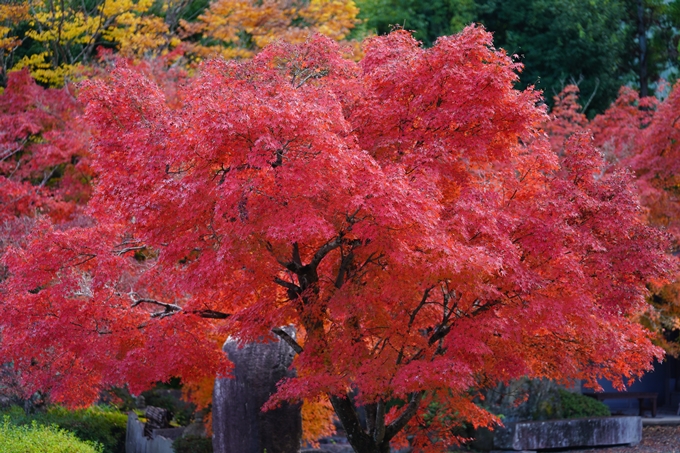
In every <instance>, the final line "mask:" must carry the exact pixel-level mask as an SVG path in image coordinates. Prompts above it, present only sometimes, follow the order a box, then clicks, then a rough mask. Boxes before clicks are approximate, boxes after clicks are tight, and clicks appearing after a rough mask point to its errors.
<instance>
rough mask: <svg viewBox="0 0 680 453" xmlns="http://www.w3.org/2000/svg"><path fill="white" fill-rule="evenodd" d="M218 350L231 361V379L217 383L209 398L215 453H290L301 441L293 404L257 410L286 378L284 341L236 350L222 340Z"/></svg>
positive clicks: (290, 357)
mask: <svg viewBox="0 0 680 453" xmlns="http://www.w3.org/2000/svg"><path fill="white" fill-rule="evenodd" d="M224 351H225V352H226V353H227V354H228V356H229V360H231V361H232V362H233V363H234V370H233V379H217V380H216V381H215V390H214V395H213V433H214V435H213V449H214V451H215V453H262V452H263V451H264V450H265V449H266V451H267V453H296V452H297V451H298V450H299V448H300V439H301V437H302V418H301V414H300V405H299V404H288V403H284V404H282V405H281V407H280V408H278V409H274V410H271V411H267V412H262V410H261V408H262V405H263V404H264V403H265V402H266V401H267V400H268V399H269V397H270V396H271V395H272V394H273V393H274V392H276V384H277V382H279V381H280V380H281V379H283V378H284V377H289V376H292V374H293V372H292V371H291V370H289V367H290V365H291V363H292V361H293V356H294V354H295V353H294V351H293V349H292V348H291V347H290V346H289V345H288V344H287V343H286V342H284V341H277V342H273V343H256V344H248V345H246V346H244V347H243V348H239V347H238V344H237V342H236V341H233V340H227V342H226V343H225V345H224Z"/></svg>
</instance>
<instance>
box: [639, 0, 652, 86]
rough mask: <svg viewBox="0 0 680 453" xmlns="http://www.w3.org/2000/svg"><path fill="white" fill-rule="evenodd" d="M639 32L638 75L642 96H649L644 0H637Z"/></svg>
mask: <svg viewBox="0 0 680 453" xmlns="http://www.w3.org/2000/svg"><path fill="white" fill-rule="evenodd" d="M637 19H638V20H637V34H638V47H639V50H640V66H639V68H638V77H639V78H640V97H641V98H643V97H646V96H649V74H648V72H647V60H648V51H647V27H646V26H645V5H644V0H637Z"/></svg>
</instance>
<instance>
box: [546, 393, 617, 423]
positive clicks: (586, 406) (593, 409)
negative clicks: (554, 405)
mask: <svg viewBox="0 0 680 453" xmlns="http://www.w3.org/2000/svg"><path fill="white" fill-rule="evenodd" d="M559 394H560V400H561V403H562V417H564V418H581V417H608V416H610V415H611V413H610V412H609V408H608V407H607V406H606V405H605V404H604V403H602V402H600V401H598V400H596V399H595V398H591V397H589V396H585V395H581V394H580V393H571V392H567V391H566V390H562V389H559Z"/></svg>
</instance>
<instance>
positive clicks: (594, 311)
mask: <svg viewBox="0 0 680 453" xmlns="http://www.w3.org/2000/svg"><path fill="white" fill-rule="evenodd" d="M470 24H477V25H472V26H471V25H470ZM485 30H488V31H489V32H491V35H489V34H488V33H486V31H485ZM409 32H410V33H409ZM450 35H455V36H452V37H448V36H450ZM413 38H415V40H417V41H415V40H414V39H413ZM439 38H441V39H439ZM679 45H680V0H673V1H663V0H597V1H593V0H432V1H427V2H426V1H418V0H356V1H352V0H212V1H210V0H0V334H1V338H0V363H2V364H5V365H3V368H2V370H1V371H2V372H1V373H0V393H3V394H7V395H11V397H12V398H14V399H15V400H16V401H24V402H26V401H28V402H29V403H31V402H36V401H37V402H39V403H40V404H42V403H46V402H47V403H63V404H66V405H71V406H79V405H83V404H88V403H91V402H93V401H96V400H98V399H99V398H100V397H101V393H102V391H104V390H107V389H111V388H114V387H115V388H120V387H121V386H127V387H128V389H129V390H130V391H132V392H133V393H134V394H140V393H141V392H142V391H144V390H146V389H148V388H149V387H150V386H153V385H155V384H157V383H159V382H167V381H168V380H169V379H170V378H181V382H182V384H183V391H184V392H185V397H186V398H188V399H190V400H191V401H192V402H193V403H194V404H195V407H196V408H197V409H198V410H203V409H205V408H207V407H209V405H210V401H211V396H212V393H211V391H212V385H213V383H214V379H215V376H217V375H218V374H220V373H223V372H224V370H225V369H226V368H225V367H227V365H225V363H223V362H224V359H223V357H222V358H216V357H218V356H219V357H221V356H222V354H221V352H220V349H219V348H220V346H221V343H222V342H223V341H224V338H226V336H228V335H231V334H233V333H238V334H239V335H242V337H241V338H243V339H244V341H246V340H248V339H250V340H254V339H258V338H263V337H266V336H268V335H269V336H272V337H273V336H274V335H277V336H278V337H280V338H282V339H283V340H285V341H286V342H288V343H289V344H291V346H292V347H293V348H294V349H295V351H296V352H297V353H298V358H297V359H296V360H297V362H295V363H296V366H297V367H299V368H298V369H299V370H304V371H303V372H301V373H300V376H299V378H298V379H296V380H292V381H290V382H289V383H287V384H286V385H285V386H281V395H280V396H279V397H277V398H280V399H281V400H284V399H292V400H295V399H303V400H304V401H305V405H304V409H303V418H304V420H305V430H306V434H305V435H306V439H307V440H310V441H313V440H314V439H316V438H318V437H319V436H320V435H324V434H328V433H329V430H330V429H331V428H330V426H329V424H328V423H327V422H328V420H329V418H330V414H331V413H332V412H333V411H335V412H336V413H337V414H338V415H339V416H340V417H341V418H342V417H345V419H344V420H343V423H345V422H347V423H346V426H350V425H351V422H352V420H353V419H352V417H354V416H355V415H356V414H355V413H354V411H355V409H356V408H355V407H352V404H354V401H352V404H345V403H346V402H347V401H351V400H352V398H349V397H347V398H344V399H343V398H341V397H338V394H342V393H343V392H345V391H346V389H348V388H352V389H355V387H354V386H355V383H357V382H362V385H363V387H360V386H359V384H356V386H357V387H356V389H358V388H361V391H359V390H357V392H358V393H357V394H358V395H360V397H358V398H364V400H361V399H358V400H357V401H359V403H361V404H359V403H357V404H359V405H363V406H365V407H366V408H368V409H366V410H368V411H369V413H371V414H372V415H371V417H373V418H372V420H373V421H372V422H371V423H372V427H366V429H365V430H364V431H367V432H368V434H366V433H364V434H366V436H368V437H366V439H368V440H365V445H364V447H365V450H361V451H367V452H368V451H370V452H373V451H384V449H385V448H389V446H390V441H391V439H392V437H394V439H395V441H396V440H401V441H402V442H406V440H405V439H406V436H407V434H408V435H409V436H411V435H416V437H415V439H417V440H416V442H421V444H419V446H421V447H422V448H423V451H433V452H434V451H439V450H438V449H439V448H444V447H447V446H448V445H451V444H453V443H455V442H457V441H459V440H460V439H458V438H456V436H455V435H454V434H452V433H451V430H450V426H449V425H450V423H452V420H453V421H455V423H463V422H465V423H467V422H470V421H471V423H473V424H475V425H481V426H485V425H490V424H493V423H495V422H496V421H497V419H496V418H495V415H493V414H489V413H486V412H485V411H483V410H481V409H480V408H479V407H478V406H477V405H475V404H473V400H474V396H475V395H474V391H476V389H481V388H484V387H489V386H492V385H493V384H495V383H496V382H500V381H505V380H508V379H512V378H516V377H520V376H531V377H537V378H549V379H555V380H557V381H560V382H566V381H568V380H570V379H576V378H577V379H584V380H586V381H587V382H589V383H590V384H592V385H597V384H596V381H597V379H600V378H607V379H610V380H611V381H612V382H614V383H615V384H616V383H618V384H620V385H624V384H625V382H626V381H627V379H634V378H636V377H639V376H640V375H642V374H643V373H644V372H645V371H646V370H648V369H650V363H651V361H652V360H654V359H660V358H661V357H662V355H663V353H670V354H674V355H677V354H678V352H680V345H679V343H678V332H679V331H680V296H679V294H680V283H679V281H678V271H677V269H678V263H677V255H678V243H679V242H678V238H679V237H680V236H679V235H680V198H679V197H680V145H679V143H680V126H678V124H679V123H678V112H680V88H678V86H677V84H676V81H677V79H678V77H680V60H679V59H678V55H679V52H678V48H679ZM454 120H455V121H454ZM225 131H227V132H225ZM214 137H217V138H220V140H222V141H220V140H218V139H213V138H214ZM310 150H314V151H316V150H323V152H318V153H317V152H312V151H310ZM442 150H444V151H442ZM364 151H365V152H364ZM447 152H448V153H450V155H449V154H446V153H447ZM456 153H458V154H456ZM348 156H351V158H350V157H348ZM442 156H444V157H442ZM343 178H344V179H343ZM367 178H368V179H367ZM371 178H372V179H371ZM343 184H344V185H343ZM284 186H285V187H286V190H283V189H281V187H284ZM296 191H297V192H296ZM346 194H349V195H348V196H346V197H344V198H343V196H344V195H346ZM357 200H360V202H359V201H357ZM350 208H351V209H350ZM454 213H455V215H454ZM281 219H285V222H284V221H283V220H281ZM298 219H304V221H302V222H299V221H298ZM220 222H222V223H220ZM296 222H298V223H296ZM234 225H237V226H234ZM402 227H403V228H402ZM402 229H403V230H404V231H406V230H408V231H407V232H406V233H403V237H400V236H399V235H400V234H402V233H400V232H401V231H402ZM537 237H540V238H548V239H541V240H537V239H536V238H537ZM541 241H544V242H545V243H549V244H550V246H547V247H546V246H545V244H544V242H541ZM432 244H436V245H434V246H433V245H432ZM232 245H233V246H232ZM225 256H226V257H227V258H228V259H227V258H225ZM390 260H391V261H390ZM329 262H330V263H329ZM234 263H236V264H234ZM388 263H389V265H388ZM232 264H233V265H232ZM230 266H231V267H230ZM437 266H439V267H437ZM252 269H256V271H255V270H253V272H252V274H247V272H246V270H252ZM414 269H415V270H414ZM390 272H392V273H394V272H396V273H397V278H394V275H392V274H391V273H390ZM324 273H326V274H327V275H325V274H324ZM324 275H325V277H324ZM225 276H229V278H231V280H229V278H226V277H225ZM425 281H427V284H425V283H424V282H425ZM225 282H227V283H230V284H227V283H225ZM123 288H124V289H123ZM384 288H389V290H387V289H384ZM383 291H384V292H383ZM392 298H394V299H392ZM405 300H407V301H409V302H408V303H406V302H403V301H405ZM296 301H297V302H296ZM300 301H301V302H300ZM357 301H359V302H357ZM298 302H299V304H298V305H296V304H297V303H298ZM267 304H270V305H267ZM408 304H411V305H408ZM402 305H403V306H402ZM310 307H312V308H310ZM404 307H405V308H404ZM519 312H521V313H523V315H522V316H516V313H519ZM583 313H589V314H591V316H584V315H583ZM289 322H290V323H293V324H295V323H299V325H298V329H299V332H301V334H300V335H301V337H300V338H302V340H300V343H296V341H295V340H294V339H293V338H291V337H290V336H288V334H287V333H286V332H284V331H282V330H281V329H279V328H278V327H279V326H282V325H286V324H287V323H289ZM386 323H387V324H389V325H391V328H390V329H388V330H387V331H386V330H385V327H384V325H385V324H386ZM390 323H391V324H390ZM461 326H462V327H461ZM376 332H378V333H376ZM564 332H566V333H567V334H566V335H565V336H560V335H561V334H562V333H564ZM315 335H316V337H315ZM197 338H200V339H201V340H200V341H199V340H197ZM358 338H359V339H361V340H358ZM454 338H455V339H457V340H454ZM455 341H458V342H459V344H462V345H464V347H461V350H457V349H456V347H454V346H453V345H454V344H455ZM390 342H392V343H393V345H392V343H390ZM388 344H390V347H391V348H392V350H390V347H387V346H386V345H388ZM187 345H189V346H187ZM359 345H363V348H362V346H359ZM366 345H370V348H369V347H367V346H366ZM395 345H396V346H395ZM331 348H337V350H335V349H333V350H332V353H331V352H329V351H331ZM664 351H665V352H664ZM303 352H304V354H303ZM390 354H391V355H390ZM447 354H450V355H449V356H447ZM149 357H152V358H153V360H152V359H150V358H149ZM147 361H148V363H149V365H148V366H145V367H141V368H140V367H139V366H138V365H139V363H141V362H143V363H147ZM388 361H391V362H390V363H392V362H394V363H395V365H394V366H393V367H391V368H390V367H388V366H385V365H384V364H385V363H387V362H388ZM329 364H331V365H329ZM438 367H439V368H438ZM442 370H445V371H442ZM446 370H448V371H446ZM450 370H463V371H461V372H460V373H461V374H460V376H458V375H456V376H457V377H456V379H457V380H452V382H446V383H442V381H441V376H445V375H446V373H447V372H449V371H450ZM456 372H457V371H456ZM390 373H392V374H390ZM454 374H455V373H454ZM348 376H349V377H348ZM422 376H425V378H424V381H423V380H422V379H423V378H422ZM343 379H344V380H343ZM362 379H364V381H361V380H362ZM471 389H472V390H471ZM343 395H344V394H343ZM386 395H387V396H386ZM128 396H129V395H128ZM325 396H328V397H329V401H330V403H329V402H328V401H322V400H324V398H325ZM345 396H346V395H345ZM397 400H398V401H399V404H396V405H395V404H392V403H394V401H397ZM343 402H345V403H343ZM388 402H389V403H390V405H389V406H390V407H387V405H388V404H387V403H388ZM277 403H278V401H273V402H272V403H271V405H272V406H273V405H275V404H277ZM343 404H345V405H344V406H343ZM424 408H425V409H426V410H425V409H424ZM433 408H434V409H433ZM371 411H372V412H371ZM400 411H401V412H400ZM419 411H420V412H419ZM427 411H430V412H427ZM433 411H434V412H433ZM437 411H440V412H437ZM353 414H354V415H353ZM107 416H108V415H107ZM423 420H425V421H426V422H427V423H425V422H423ZM7 423H8V422H6V423H5V425H3V426H2V429H6V430H7V429H9V428H8V425H7ZM117 423H119V424H120V423H121V422H120V420H118V421H117ZM419 423H420V426H423V425H424V424H426V425H427V426H428V427H429V428H431V430H433V432H436V433H437V434H436V436H428V435H422V433H421V434H413V433H416V432H417V428H418V426H419ZM380 426H381V427H380ZM357 429H358V428H357ZM409 430H411V431H409ZM361 433H362V431H361V430H360V429H358V431H357V435H356V436H357V438H362V439H363V437H361V436H363V435H364V434H361ZM386 433H387V434H386ZM399 436H401V437H399ZM418 436H420V437H418ZM410 439H411V440H412V439H414V437H411V438H410ZM432 439H438V440H437V441H433V440H432ZM437 442H439V444H440V445H434V444H436V443H437ZM442 445H444V447H442ZM364 447H357V446H355V448H357V449H358V450H357V451H360V448H364ZM88 448H89V447H88ZM380 449H383V450H380Z"/></svg>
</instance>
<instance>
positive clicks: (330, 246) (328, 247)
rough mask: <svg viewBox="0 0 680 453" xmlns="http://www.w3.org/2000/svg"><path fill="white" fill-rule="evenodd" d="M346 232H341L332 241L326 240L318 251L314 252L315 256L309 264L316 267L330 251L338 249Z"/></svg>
mask: <svg viewBox="0 0 680 453" xmlns="http://www.w3.org/2000/svg"><path fill="white" fill-rule="evenodd" d="M344 235H345V234H344V232H340V234H338V236H336V237H335V239H333V240H332V241H329V242H326V244H324V245H323V246H322V247H321V248H320V249H319V250H317V251H316V253H315V254H314V258H312V261H311V262H310V263H309V266H310V267H312V268H313V269H316V268H317V266H318V265H319V263H320V262H321V260H323V259H324V258H325V257H326V255H328V254H329V253H330V252H332V251H333V250H335V249H337V248H338V247H340V245H342V238H343V237H344Z"/></svg>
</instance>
